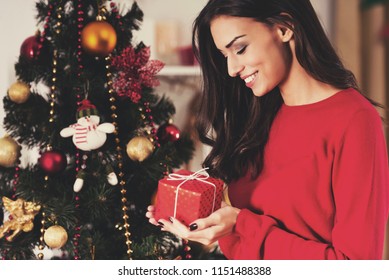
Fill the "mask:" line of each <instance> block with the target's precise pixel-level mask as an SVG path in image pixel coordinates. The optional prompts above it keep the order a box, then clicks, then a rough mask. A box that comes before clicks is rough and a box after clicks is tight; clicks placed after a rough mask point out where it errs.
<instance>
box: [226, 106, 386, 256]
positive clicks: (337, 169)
mask: <svg viewBox="0 0 389 280" xmlns="http://www.w3.org/2000/svg"><path fill="white" fill-rule="evenodd" d="M374 113H375V112H373V111H372V110H363V111H360V112H358V113H356V114H355V115H354V117H353V118H352V120H351V122H350V123H349V125H348V127H347V129H346V130H345V133H344V135H343V137H342V138H341V141H340V145H339V147H338V149H337V150H336V151H335V158H334V163H333V175H332V191H333V197H334V207H335V209H336V215H335V220H334V224H333V226H332V242H331V243H322V242H319V241H316V240H308V239H305V238H303V237H301V236H299V235H297V234H296V233H293V232H290V231H288V230H287V229H285V228H283V227H282V223H278V221H277V219H276V217H270V216H267V215H259V214H255V213H253V212H251V211H249V210H248V209H242V211H240V213H239V215H238V218H237V222H236V226H235V230H234V233H233V234H231V235H229V236H226V237H224V238H222V239H220V240H219V244H220V248H221V250H222V251H223V253H224V254H225V256H226V257H227V258H229V259H382V253H383V243H384V233H385V226H386V222H387V219H388V205H389V191H388V190H389V180H388V178H389V171H388V159H387V152H386V144H385V139H384V136H383V130H382V124H381V120H380V118H379V116H378V114H374ZM281 207H282V206H281Z"/></svg>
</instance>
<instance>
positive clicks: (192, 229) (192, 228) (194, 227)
mask: <svg viewBox="0 0 389 280" xmlns="http://www.w3.org/2000/svg"><path fill="white" fill-rule="evenodd" d="M197 228H198V226H197V224H191V225H189V229H190V230H191V231H194V230H196V229H197Z"/></svg>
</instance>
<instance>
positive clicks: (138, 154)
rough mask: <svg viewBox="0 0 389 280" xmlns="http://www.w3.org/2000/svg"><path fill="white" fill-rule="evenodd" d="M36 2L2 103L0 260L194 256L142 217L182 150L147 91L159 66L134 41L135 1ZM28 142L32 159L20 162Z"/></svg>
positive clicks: (184, 157) (165, 110)
mask: <svg viewBox="0 0 389 280" xmlns="http://www.w3.org/2000/svg"><path fill="white" fill-rule="evenodd" d="M129 1H130V0H129ZM127 4H128V3H127ZM36 8H37V21H38V26H40V27H39V28H38V31H37V33H36V34H35V35H33V36H31V37H29V38H27V39H26V40H25V41H24V42H23V44H22V45H21V50H20V56H19V58H18V61H17V62H16V64H15V73H16V76H17V82H15V83H14V84H12V85H10V87H9V89H8V92H7V95H6V96H5V98H4V100H3V102H4V111H5V113H6V116H5V118H4V129H5V130H6V132H7V135H4V136H2V138H1V139H0V199H1V203H2V204H1V206H2V207H0V209H1V210H0V256H1V258H2V259H47V258H51V257H52V258H59V259H173V258H185V257H186V258H189V257H193V258H205V256H204V253H203V248H201V247H196V246H192V248H190V247H189V246H190V245H191V244H188V243H187V242H185V240H180V239H179V238H176V237H175V236H172V235H171V234H169V233H166V232H162V231H160V229H159V228H158V227H155V226H153V225H151V224H149V223H148V221H147V219H146V218H145V212H146V208H147V206H148V205H150V204H152V203H153V197H154V196H155V193H156V189H157V185H158V180H159V179H161V178H162V177H163V176H165V175H166V174H167V173H170V172H172V171H173V170H174V169H176V168H180V166H182V164H183V163H185V162H187V161H189V160H190V158H191V156H192V153H193V149H194V148H193V142H192V140H191V139H190V137H189V136H188V135H185V134H183V133H180V131H179V130H178V128H177V127H175V126H174V124H172V123H171V122H169V120H171V119H172V116H173V115H174V113H175V108H174V105H173V104H172V102H171V101H170V100H169V99H168V98H167V97H165V96H163V95H162V96H161V95H157V94H156V92H155V91H156V86H157V85H158V80H157V78H156V74H157V73H158V72H159V71H160V70H161V68H162V67H163V63H162V62H160V61H157V60H151V59H150V47H148V46H146V45H145V44H143V43H142V42H134V39H133V31H134V30H138V29H140V28H141V21H142V17H143V13H142V11H141V9H140V8H139V7H138V5H137V3H136V2H134V3H132V6H131V5H130V6H129V7H127V8H126V7H124V6H123V7H121V6H120V5H119V4H117V3H115V2H113V1H96V0H56V1H54V0H48V1H47V0H46V1H44V0H41V1H39V2H37V3H36ZM151 47H152V46H151ZM34 149H35V150H38V151H39V155H37V159H36V160H35V161H34V160H31V161H30V162H27V163H23V162H22V161H21V154H24V153H25V152H26V153H27V152H30V151H32V150H34ZM196 248H198V249H196ZM189 250H191V251H190V252H188V251H189ZM49 252H50V253H51V254H53V255H50V256H49ZM53 252H57V254H54V253H53Z"/></svg>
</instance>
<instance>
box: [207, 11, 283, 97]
mask: <svg viewBox="0 0 389 280" xmlns="http://www.w3.org/2000/svg"><path fill="white" fill-rule="evenodd" d="M211 33H212V37H213V39H214V42H215V45H216V47H217V48H218V49H219V50H220V52H221V53H222V54H223V55H224V56H225V57H226V59H227V67H228V74H229V75H230V76H231V77H240V78H241V79H242V80H244V82H245V84H246V86H247V87H249V88H251V89H252V91H253V93H254V95H256V96H263V95H265V94H266V93H268V92H269V91H271V90H272V89H274V88H275V87H277V86H279V85H280V84H282V83H283V81H285V79H286V78H287V75H288V72H289V68H290V66H289V63H287V62H288V61H289V60H290V57H289V58H288V56H290V55H289V54H288V52H287V51H286V48H285V42H286V41H285V34H284V30H283V29H282V28H280V27H277V26H274V27H268V26H267V25H265V24H263V23H260V22H257V21H254V20H253V19H251V18H241V17H231V16H220V17H217V18H215V19H213V20H212V22H211ZM289 40H290V38H289Z"/></svg>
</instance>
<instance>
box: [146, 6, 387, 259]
mask: <svg viewBox="0 0 389 280" xmlns="http://www.w3.org/2000/svg"><path fill="white" fill-rule="evenodd" d="M193 38H194V40H193V42H194V48H195V50H196V54H197V57H198V59H199V62H200V65H201V69H202V73H203V83H204V84H203V96H202V104H201V112H200V118H199V126H198V128H199V134H200V137H201V140H202V141H203V142H204V143H205V144H208V145H210V146H211V147H212V150H211V152H210V154H209V155H208V157H207V158H206V159H205V161H204V166H207V167H209V168H210V174H211V175H212V176H214V177H218V178H221V179H223V180H224V181H225V182H226V183H227V184H228V194H229V198H230V201H231V205H227V204H224V205H223V206H224V207H222V208H221V209H220V210H217V211H216V212H214V213H213V214H211V215H210V216H209V217H207V218H204V219H199V220H196V221H193V223H192V224H191V225H190V226H189V227H186V226H184V225H183V224H181V223H180V222H179V221H178V220H176V219H174V218H171V220H170V221H168V220H159V221H156V220H155V219H154V207H153V206H150V207H149V208H148V212H147V214H146V216H147V217H148V218H149V221H150V222H151V223H153V224H155V225H160V226H161V227H162V230H167V231H170V232H172V233H174V234H177V235H178V236H181V237H183V238H186V239H189V240H193V241H197V242H201V243H204V244H210V243H212V242H215V241H218V242H219V245H220V248H221V250H222V251H223V253H224V254H225V256H226V257H227V258H229V259H381V258H382V254H383V243H384V236H385V225H386V222H387V220H388V209H389V169H388V159H387V151H386V144H385V139H384V135H383V125H382V121H381V119H380V116H379V114H378V113H377V111H376V109H375V106H373V105H376V104H375V103H374V102H373V101H371V100H369V99H367V98H366V97H364V96H363V95H362V94H361V93H360V91H359V90H358V87H357V83H356V81H355V78H354V75H353V74H352V73H351V72H350V71H349V70H347V69H345V68H344V66H343V65H342V62H341V61H340V59H339V57H338V56H337V54H336V53H335V51H334V49H333V47H332V46H331V44H330V42H329V40H328V39H327V37H326V35H325V32H324V31H323V28H322V26H321V24H320V22H319V20H318V18H317V16H316V14H315V11H314V9H313V8H312V6H311V4H310V2H309V0H240V1H236V0H210V1H209V2H208V4H207V5H206V6H205V7H204V9H203V10H202V11H201V13H200V14H199V16H198V17H197V19H196V20H195V22H194V35H193Z"/></svg>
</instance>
